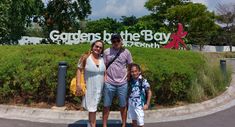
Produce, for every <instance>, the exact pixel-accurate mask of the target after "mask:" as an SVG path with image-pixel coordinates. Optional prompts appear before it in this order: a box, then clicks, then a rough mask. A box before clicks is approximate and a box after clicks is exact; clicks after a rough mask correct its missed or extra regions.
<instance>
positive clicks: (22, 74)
mask: <svg viewBox="0 0 235 127" xmlns="http://www.w3.org/2000/svg"><path fill="white" fill-rule="evenodd" d="M106 47H108V46H106ZM88 49H89V45H88V44H81V45H34V46H33V45H28V46H0V54H1V57H0V103H9V102H11V101H14V102H15V103H22V104H30V103H32V102H35V103H39V102H46V103H48V104H54V102H55V98H56V86H57V73H58V63H59V61H66V62H67V63H68V69H67V81H66V83H67V89H66V101H67V102H72V103H77V104H78V105H79V104H80V102H81V98H77V97H74V96H71V95H70V94H69V83H70V80H71V79H72V78H73V77H74V76H75V74H76V66H77V61H78V59H79V57H80V56H81V54H82V53H84V52H85V51H87V50H88ZM129 50H130V51H131V53H132V55H133V59H134V62H135V63H138V64H140V65H141V67H142V71H143V74H144V76H145V77H146V78H147V79H148V81H149V82H150V84H151V88H152V91H153V93H154V96H153V99H152V105H154V104H163V105H172V104H175V103H176V102H178V101H184V102H197V101H202V100H204V99H207V98H211V97H213V96H215V95H217V94H218V93H220V92H221V91H223V90H225V87H226V86H227V85H228V84H229V80H230V78H231V73H230V72H229V71H228V74H227V76H228V78H223V75H222V74H221V72H220V70H219V65H218V64H214V63H212V62H210V58H209V57H206V56H205V55H204V54H202V53H198V52H191V51H179V50H169V49H151V48H150V49H149V48H137V47H133V48H129ZM214 62H215V63H219V61H214ZM114 107H115V106H114ZM100 108H101V107H100Z"/></svg>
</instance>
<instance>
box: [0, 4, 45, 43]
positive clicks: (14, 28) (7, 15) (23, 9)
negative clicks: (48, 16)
mask: <svg viewBox="0 0 235 127" xmlns="http://www.w3.org/2000/svg"><path fill="white" fill-rule="evenodd" d="M0 6H1V9H2V11H3V15H2V16H1V17H3V20H2V22H3V24H1V29H4V31H3V32H1V37H0V42H1V44H17V43H18V39H20V38H21V36H22V35H24V33H25V27H26V26H29V24H30V23H31V18H32V17H33V16H34V15H37V13H38V12H39V8H40V7H42V6H43V2H42V1H41V0H8V1H6V0H3V1H1V2H0Z"/></svg>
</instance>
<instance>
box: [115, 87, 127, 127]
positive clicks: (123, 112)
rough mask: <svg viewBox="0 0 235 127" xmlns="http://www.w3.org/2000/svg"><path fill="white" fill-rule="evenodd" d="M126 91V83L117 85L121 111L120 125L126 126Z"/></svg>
mask: <svg viewBox="0 0 235 127" xmlns="http://www.w3.org/2000/svg"><path fill="white" fill-rule="evenodd" d="M127 91H128V86H127V84H123V85H122V86H120V87H118V91H117V94H118V98H119V106H120V112H121V117H122V127H126V119H127Z"/></svg>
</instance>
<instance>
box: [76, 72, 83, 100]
mask: <svg viewBox="0 0 235 127" xmlns="http://www.w3.org/2000/svg"><path fill="white" fill-rule="evenodd" d="M81 71H82V69H81V68H78V69H77V76H76V84H77V87H76V88H77V90H76V94H77V95H79V94H81V91H82V89H81V85H80V80H81V79H80V77H81Z"/></svg>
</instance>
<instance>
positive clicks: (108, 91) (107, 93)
mask: <svg viewBox="0 0 235 127" xmlns="http://www.w3.org/2000/svg"><path fill="white" fill-rule="evenodd" d="M115 92H116V87H115V86H112V85H110V84H108V83H105V85H104V108H103V127H107V122H108V117H109V112H110V106H111V104H112V100H113V96H114V95H115Z"/></svg>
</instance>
